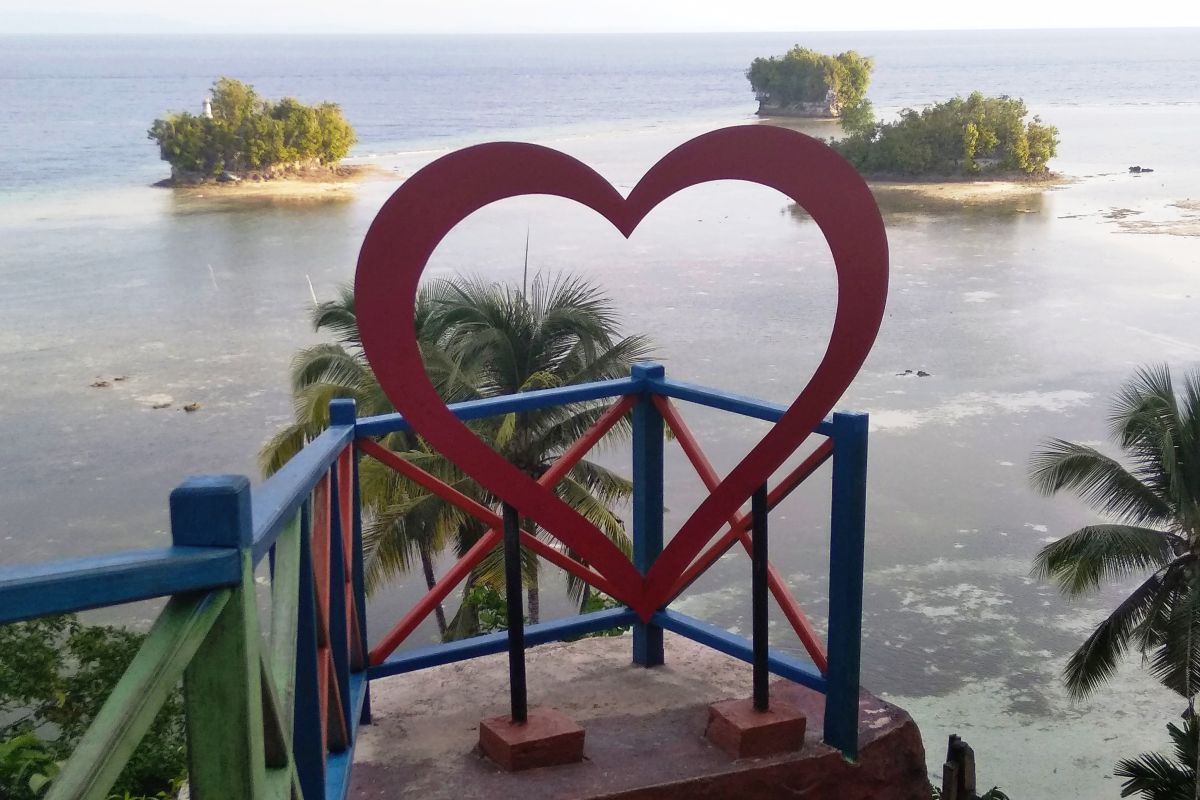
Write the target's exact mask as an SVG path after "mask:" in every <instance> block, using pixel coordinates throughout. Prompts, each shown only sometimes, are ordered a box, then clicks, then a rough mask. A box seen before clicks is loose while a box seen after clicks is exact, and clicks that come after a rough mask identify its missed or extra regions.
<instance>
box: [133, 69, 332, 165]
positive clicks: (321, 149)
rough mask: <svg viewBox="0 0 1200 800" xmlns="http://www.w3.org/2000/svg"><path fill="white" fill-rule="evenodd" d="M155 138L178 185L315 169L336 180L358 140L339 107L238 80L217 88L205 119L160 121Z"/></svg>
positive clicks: (154, 128) (184, 116)
mask: <svg viewBox="0 0 1200 800" xmlns="http://www.w3.org/2000/svg"><path fill="white" fill-rule="evenodd" d="M148 135H149V138H151V139H152V140H154V141H155V142H156V143H157V144H158V147H159V153H160V154H161V156H162V159H163V160H164V161H166V162H168V163H169V164H170V165H171V182H172V183H175V184H193V183H199V182H204V181H208V180H213V179H223V180H226V181H236V180H239V179H242V178H247V177H252V178H259V179H263V178H273V177H279V176H281V175H289V174H291V175H295V174H305V173H309V172H312V171H319V172H321V173H322V174H324V175H325V176H328V173H329V172H330V170H332V169H335V168H336V167H337V165H338V162H339V161H341V159H342V158H344V157H345V155H346V154H347V153H348V152H349V151H350V147H351V145H353V144H354V142H355V136H354V129H353V128H352V127H351V126H350V123H349V122H347V121H346V118H345V117H344V116H343V115H342V111H341V108H339V107H338V105H337V104H336V103H318V104H317V105H315V106H309V105H305V104H303V103H301V102H300V101H299V100H296V99H295V98H291V97H285V98H284V99H282V100H279V101H275V102H272V101H270V100H266V99H264V98H262V97H260V96H259V95H258V93H257V92H255V91H254V87H252V86H249V85H247V84H245V83H242V82H241V81H238V80H234V79H233V78H221V79H219V80H218V81H216V82H215V83H214V84H213V86H212V93H211V97H210V99H209V102H208V103H206V105H205V110H204V112H203V113H201V114H191V113H189V112H186V111H185V112H181V113H176V114H169V115H167V116H166V117H164V118H162V119H156V120H155V121H154V124H153V125H151V126H150V130H149V132H148Z"/></svg>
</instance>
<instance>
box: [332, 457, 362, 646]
mask: <svg viewBox="0 0 1200 800" xmlns="http://www.w3.org/2000/svg"><path fill="white" fill-rule="evenodd" d="M335 469H336V470H337V479H338V486H339V487H345V488H343V489H342V490H341V491H340V492H338V506H339V508H338V513H339V514H340V515H341V517H340V518H341V524H342V556H343V557H342V567H343V569H342V571H343V575H342V592H343V595H344V596H345V598H346V602H345V609H346V631H347V633H348V636H349V643H350V668H351V669H353V670H360V669H362V668H363V667H364V666H365V665H366V653H364V652H363V646H362V632H361V630H360V629H359V627H358V600H357V598H356V597H355V594H354V566H353V565H354V492H353V491H352V490H351V487H353V486H354V448H353V446H351V447H347V448H346V449H345V450H343V451H342V453H341V455H339V456H338V458H337V462H336V465H335Z"/></svg>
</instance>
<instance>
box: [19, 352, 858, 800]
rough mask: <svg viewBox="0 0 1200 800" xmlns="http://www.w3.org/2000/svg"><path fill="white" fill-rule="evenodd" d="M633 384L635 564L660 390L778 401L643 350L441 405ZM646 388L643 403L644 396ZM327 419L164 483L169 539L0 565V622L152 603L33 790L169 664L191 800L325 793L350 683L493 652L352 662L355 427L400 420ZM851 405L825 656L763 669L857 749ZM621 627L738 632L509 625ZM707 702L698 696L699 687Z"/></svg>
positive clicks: (776, 654) (101, 761) (401, 424)
mask: <svg viewBox="0 0 1200 800" xmlns="http://www.w3.org/2000/svg"><path fill="white" fill-rule="evenodd" d="M631 395H632V396H635V397H636V403H635V404H634V406H633V443H632V450H633V483H634V494H633V516H632V528H633V531H632V534H633V558H634V564H635V566H636V567H637V568H638V569H639V570H641V571H642V572H643V573H644V572H645V571H646V570H647V569H649V567H650V565H651V564H653V563H654V559H655V557H656V556H657V555H658V554H659V552H661V550H662V547H663V522H662V519H663V457H664V420H663V416H662V414H661V413H660V408H661V406H660V405H659V403H661V402H662V400H661V398H672V399H674V400H678V401H683V402H687V403H695V404H699V405H703V406H708V407H711V408H716V409H720V410H723V411H727V412H730V413H734V414H740V415H744V416H748V417H753V418H756V419H760V420H766V421H768V422H773V421H775V420H777V419H779V417H780V416H782V414H783V413H784V411H785V410H786V408H785V407H784V406H781V405H776V404H773V403H767V402H763V401H760V400H755V399H752V398H748V397H742V396H738V395H733V394H729V393H725V392H719V391H715V390H712V389H708V388H704V387H700V386H695V385H692V384H687V383H681V382H678V381H672V380H669V379H667V378H666V377H665V375H664V373H663V370H662V368H661V367H659V366H657V365H639V366H637V367H635V368H634V369H633V371H632V373H631V375H630V377H629V378H623V379H619V380H611V381H601V382H596V383H589V384H583V385H578V386H567V387H562V388H555V389H546V390H539V391H532V392H526V393H522V394H518V395H509V396H504V397H496V398H488V399H484V400H475V401H470V402H465V403H459V404H456V405H453V406H451V409H452V410H453V411H454V413H455V414H456V415H457V416H458V417H459V418H460V419H463V420H470V419H480V418H483V417H489V416H494V415H500V414H508V413H512V412H520V411H530V410H535V409H542V408H548V407H553V406H559V405H563V404H567V403H578V402H583V401H598V400H604V399H610V398H621V397H628V396H631ZM656 398H658V401H657V402H656ZM330 418H331V426H330V428H329V429H328V430H327V431H326V432H325V433H323V434H322V435H321V436H319V437H318V438H317V439H315V440H314V441H313V442H311V443H310V444H309V445H308V446H307V447H305V448H304V449H303V450H302V451H301V452H300V453H299V454H298V455H297V456H296V457H294V458H293V459H292V460H291V461H289V462H288V463H287V465H286V466H284V467H283V468H282V469H281V470H280V471H279V472H277V473H275V474H274V475H273V476H272V477H271V478H270V479H268V480H267V481H266V482H264V483H263V484H262V485H260V486H258V487H256V488H254V489H253V490H251V488H250V485H249V482H248V481H247V480H246V479H245V478H242V477H238V476H207V477H197V478H192V479H189V480H187V481H185V482H184V483H183V484H182V485H181V486H180V487H179V488H177V489H176V490H175V491H174V492H173V493H172V495H171V498H170V510H171V532H172V546H170V547H166V548H157V549H147V550H138V551H133V552H126V553H119V554H114V555H104V556H96V557H92V558H86V559H77V560H71V561H59V562H53V563H47V564H37V565H30V566H16V567H12V566H10V567H3V568H0V624H5V623H12V622H17V621H21V620H26V619H32V618H35V617H39V616H45V615H50V614H59V613H64V612H76V611H84V610H88V609H94V608H99V607H104V606H114V605H119V604H122V603H128V602H132V601H137V600H146V599H150V598H159V597H167V598H170V599H169V600H168V603H167V606H166V607H165V609H164V610H163V612H162V613H161V615H160V616H159V618H158V620H157V621H156V622H155V624H154V627H153V628H152V629H151V632H150V635H149V637H148V638H147V640H146V642H145V644H144V645H143V647H142V649H141V651H140V652H139V653H138V655H137V656H136V657H135V659H134V662H133V664H131V666H130V668H129V670H128V671H127V672H126V674H125V676H124V677H123V678H122V679H121V682H120V683H119V684H118V686H117V687H116V689H115V690H114V691H113V693H112V695H111V697H110V698H109V700H108V702H107V703H106V704H105V706H104V708H103V709H102V710H101V711H100V713H99V715H98V718H97V720H96V721H95V722H94V723H93V725H92V726H91V728H90V729H89V731H88V732H87V733H86V734H85V736H84V738H83V739H82V740H81V742H80V744H79V746H78V748H77V750H76V752H75V754H74V755H73V756H72V758H71V759H70V760H69V761H68V763H67V764H66V765H65V766H64V768H63V770H62V772H61V773H60V775H59V777H58V778H57V779H56V780H55V782H54V784H53V785H52V788H51V792H50V795H49V797H51V798H52V800H59V799H60V798H77V797H78V798H96V799H97V800H103V798H105V797H107V792H108V789H109V787H110V786H111V784H112V782H113V780H115V779H116V777H117V775H118V774H119V773H120V771H121V769H122V768H123V767H124V764H125V762H126V761H127V760H128V758H129V756H130V755H131V754H132V752H133V748H134V747H135V746H136V744H137V742H138V741H140V739H141V736H142V735H144V733H145V731H146V730H147V729H148V728H149V725H150V723H151V722H152V721H153V718H154V715H155V713H156V712H157V710H158V708H159V707H160V706H161V703H162V702H163V700H164V699H165V698H166V696H167V693H168V692H169V691H170V690H171V689H172V688H173V687H174V686H176V685H177V684H178V682H179V681H180V680H181V679H182V680H183V683H184V705H185V712H186V714H187V724H188V733H189V737H188V738H189V749H190V752H189V776H190V780H191V783H192V788H193V795H192V796H193V797H195V798H198V800H207V799H208V798H224V797H234V796H237V797H246V798H253V800H257V799H258V798H260V797H262V798H267V797H271V798H283V797H287V796H302V797H304V798H305V799H306V800H314V798H342V797H344V796H345V795H346V791H347V788H348V783H349V773H350V764H351V761H352V755H353V750H354V743H355V740H356V738H357V732H358V728H359V725H360V723H363V722H369V719H370V699H369V691H368V687H369V681H374V680H380V679H383V678H386V677H388V676H391V675H396V674H401V673H407V672H412V671H414V670H419V669H423V668H426V667H431V666H436V665H439V664H446V663H451V662H455V661H462V660H465V659H470V658H476V657H479V656H482V655H486V654H491V653H499V652H504V650H505V649H506V647H507V638H506V634H505V633H503V632H501V633H496V634H489V635H484V636H479V637H476V638H472V639H468V640H463V641H457V642H450V643H445V644H438V645H432V646H428V647H418V648H415V649H409V650H404V651H401V652H398V653H396V654H394V655H391V656H390V657H388V658H387V659H386V660H384V661H382V663H378V664H376V665H373V666H369V665H368V662H367V653H368V649H367V635H366V615H365V608H366V596H365V592H364V581H363V554H362V525H361V518H360V503H359V497H358V492H359V484H358V458H359V454H358V452H357V446H356V444H355V442H356V440H361V439H364V438H372V437H378V436H382V435H384V434H387V433H391V432H395V431H402V430H407V429H408V425H407V423H406V422H405V420H404V419H403V418H402V417H401V416H399V415H396V414H390V415H384V416H378V417H369V418H363V419H356V418H355V411H354V405H353V403H352V402H351V401H348V400H338V401H334V402H333V403H332V404H331V414H330ZM866 423H867V418H866V416H865V415H862V414H845V413H835V414H833V415H832V417H830V418H827V419H826V420H824V421H823V422H821V423H820V424H819V425H818V426H817V429H816V431H815V432H816V433H817V434H820V435H821V436H824V437H828V438H829V439H830V440H831V441H832V448H831V450H830V453H831V457H832V462H833V469H832V516H831V520H830V525H831V546H830V564H829V578H830V580H829V587H830V588H829V618H828V635H827V642H826V646H827V657H828V664H827V666H826V668H825V669H823V670H822V669H818V668H817V666H816V665H815V664H814V662H813V661H811V660H809V659H804V658H800V657H798V656H796V655H793V654H792V653H789V652H785V651H779V650H770V651H769V652H768V654H767V659H766V666H767V668H768V669H769V670H770V671H771V672H773V673H775V674H776V675H778V676H781V677H784V678H787V679H789V680H792V681H795V682H798V683H800V684H803V685H805V686H808V687H810V688H812V689H815V690H817V691H820V692H823V693H824V694H825V696H826V705H825V718H824V725H823V730H824V739H825V741H826V742H827V743H828V744H830V745H831V746H833V747H836V748H838V749H840V750H841V751H842V752H843V753H844V754H846V756H847V757H849V758H855V757H856V756H857V741H858V694H859V648H860V639H861V617H862V581H863V546H864V524H865V497H866V491H865V487H866V452H867V450H866V448H867V424H866ZM264 558H266V559H269V565H270V576H271V585H270V594H271V598H270V606H271V613H270V625H269V630H268V631H264V630H261V625H260V620H259V613H258V604H257V599H258V592H257V590H256V588H255V581H254V572H255V568H256V567H257V566H258V565H259V564H260V563H261V562H262V561H263V559H264ZM620 625H632V626H633V629H634V633H633V660H634V661H635V662H636V663H639V664H643V665H645V666H647V667H652V666H654V665H657V664H661V663H663V660H664V652H663V639H662V633H663V631H664V630H667V631H672V632H673V633H676V634H678V635H681V636H685V637H688V638H690V639H693V640H695V641H697V642H699V643H701V644H704V645H706V646H709V647H712V648H714V649H716V650H718V651H720V652H723V653H726V654H728V655H731V656H733V657H735V658H739V659H742V660H745V661H748V662H752V661H753V660H754V653H753V647H752V644H751V642H749V641H748V640H746V639H744V638H742V637H738V636H734V635H732V634H730V633H728V632H726V631H724V630H722V629H720V628H717V627H715V626H713V625H710V624H708V623H706V622H703V621H701V620H698V619H695V618H692V617H689V616H687V615H684V614H681V613H679V612H676V611H673V610H671V609H670V608H669V607H664V608H662V609H660V610H659V611H658V612H657V613H655V614H654V615H653V617H652V618H651V619H650V621H649V623H648V624H642V623H641V622H640V621H639V620H638V618H637V616H636V615H635V614H634V613H633V612H632V611H630V610H628V609H625V608H619V609H612V610H606V611H599V612H594V613H589V614H580V615H577V616H574V617H571V618H567V619H561V620H554V621H552V622H543V623H539V624H536V625H530V626H528V627H526V628H525V639H524V644H525V646H527V647H530V646H536V645H538V644H542V643H546V642H553V641H558V640H562V639H564V638H568V637H575V636H578V635H580V634H584V633H590V632H594V631H598V630H603V629H606V628H612V627H615V626H620ZM714 699H715V698H714Z"/></svg>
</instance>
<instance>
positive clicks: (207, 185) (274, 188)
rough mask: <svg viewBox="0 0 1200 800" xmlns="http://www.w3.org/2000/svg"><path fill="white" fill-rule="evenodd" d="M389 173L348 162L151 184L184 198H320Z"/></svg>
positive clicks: (338, 194) (347, 192)
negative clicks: (263, 176)
mask: <svg viewBox="0 0 1200 800" xmlns="http://www.w3.org/2000/svg"><path fill="white" fill-rule="evenodd" d="M387 174H389V173H388V172H387V171H386V170H384V169H383V168H381V167H379V166H377V165H375V164H349V165H342V166H340V167H338V168H336V169H334V170H317V171H310V172H303V173H298V174H291V175H282V176H279V177H275V178H269V179H261V178H260V179H257V180H256V179H254V178H243V179H241V180H239V181H236V182H229V183H220V182H218V181H205V182H204V183H196V184H179V183H175V182H174V181H172V180H171V179H170V178H167V179H166V180H162V181H159V182H158V183H155V184H152V186H153V187H154V188H159V189H171V190H172V192H173V193H174V194H175V195H176V196H178V197H184V198H204V199H210V200H218V199H226V198H228V199H240V198H277V199H284V200H319V199H335V198H343V197H349V196H350V195H351V193H352V192H353V190H354V189H356V188H357V187H358V186H359V185H360V184H361V183H363V182H365V181H366V180H368V179H370V178H381V177H383V176H385V175H387Z"/></svg>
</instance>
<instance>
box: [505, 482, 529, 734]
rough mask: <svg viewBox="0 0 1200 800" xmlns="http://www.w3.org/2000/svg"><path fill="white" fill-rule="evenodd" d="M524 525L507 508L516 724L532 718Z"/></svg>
mask: <svg viewBox="0 0 1200 800" xmlns="http://www.w3.org/2000/svg"><path fill="white" fill-rule="evenodd" d="M520 525H521V521H520V518H519V516H518V515H517V509H515V508H513V507H512V506H510V505H509V504H508V503H505V504H504V598H505V603H506V604H507V612H508V613H507V616H508V694H509V707H510V709H511V712H512V721H513V722H516V723H524V722H525V721H526V719H527V718H528V715H529V704H528V699H527V692H526V688H525V608H524V604H523V602H522V600H523V598H524V594H525V584H524V582H523V581H522V580H521V528H520Z"/></svg>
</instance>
